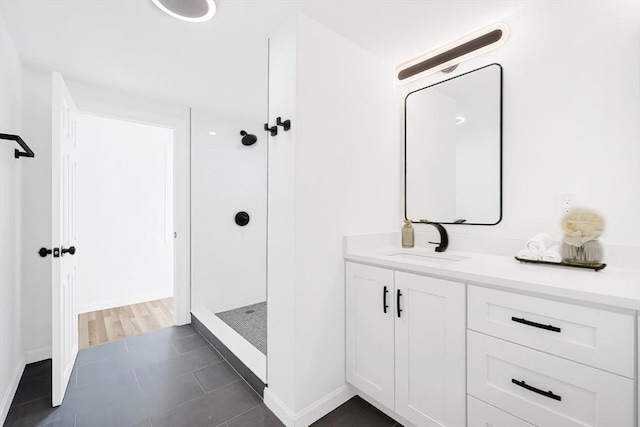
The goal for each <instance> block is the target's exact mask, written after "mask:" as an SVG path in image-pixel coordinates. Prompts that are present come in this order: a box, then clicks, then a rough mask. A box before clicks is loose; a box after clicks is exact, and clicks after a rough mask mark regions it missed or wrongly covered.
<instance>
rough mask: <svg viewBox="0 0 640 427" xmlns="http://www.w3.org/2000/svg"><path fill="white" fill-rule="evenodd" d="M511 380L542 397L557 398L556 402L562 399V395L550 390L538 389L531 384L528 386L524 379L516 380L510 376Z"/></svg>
mask: <svg viewBox="0 0 640 427" xmlns="http://www.w3.org/2000/svg"><path fill="white" fill-rule="evenodd" d="M511 382H512V383H514V384H515V385H517V386H520V387H522V388H526V389H527V390H529V391H532V392H534V393H538V394H541V395H543V396H544V397H548V398H549V399H553V400H557V401H558V402H559V401H561V400H562V397H560V396H558V395H557V394H553V392H552V391H544V390H540V389H539V388H535V387H533V386H530V385H529V384H527V383H525V382H524V381H518V380H516V379H515V378H511Z"/></svg>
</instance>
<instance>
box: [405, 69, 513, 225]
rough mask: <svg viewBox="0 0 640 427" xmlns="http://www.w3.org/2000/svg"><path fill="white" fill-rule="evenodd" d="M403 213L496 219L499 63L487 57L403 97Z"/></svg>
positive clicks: (480, 221)
mask: <svg viewBox="0 0 640 427" xmlns="http://www.w3.org/2000/svg"><path fill="white" fill-rule="evenodd" d="M404 153H405V171H404V172H405V182H404V184H405V185H404V189H405V194H404V196H405V197H404V202H405V205H404V208H405V212H404V213H405V218H406V219H408V220H410V221H412V222H425V221H429V222H439V223H441V224H468V225H495V224H497V223H499V222H500V220H501V219H502V67H501V66H500V65H499V64H491V65H487V66H485V67H482V68H479V69H477V70H473V71H470V72H468V73H465V74H461V75H459V76H457V77H454V78H451V79H448V80H445V81H443V82H440V83H436V84H434V85H431V86H428V87H425V88H423V89H419V90H416V91H413V92H411V93H409V94H408V95H407V97H406V98H405V145H404Z"/></svg>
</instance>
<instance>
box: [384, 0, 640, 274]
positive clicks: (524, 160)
mask: <svg viewBox="0 0 640 427" xmlns="http://www.w3.org/2000/svg"><path fill="white" fill-rule="evenodd" d="M498 21H503V22H505V23H506V24H507V25H509V27H510V36H509V39H508V40H507V42H506V43H505V44H504V45H503V46H502V47H500V48H499V49H496V50H494V51H492V52H489V53H487V54H484V55H481V56H479V57H477V58H474V59H472V60H469V61H467V62H464V63H462V64H460V66H459V67H458V69H457V70H456V71H454V73H453V74H454V75H458V74H461V73H464V72H467V71H470V70H473V69H476V68H479V67H481V66H483V65H487V64H490V63H493V62H497V63H500V64H502V66H503V67H504V127H503V132H504V133H503V136H504V141H503V143H504V147H503V153H504V188H503V197H504V206H503V220H502V222H501V223H500V224H498V225H497V226H492V227H479V226H463V225H458V226H454V225H452V226H448V227H447V228H448V230H449V231H450V234H451V239H450V248H452V249H470V248H471V246H470V245H471V244H472V241H473V242H474V243H473V245H475V248H482V249H483V250H487V251H492V250H498V249H499V248H498V246H500V243H499V242H498V241H493V242H492V243H490V244H485V243H482V242H481V241H485V242H486V241H490V240H491V239H496V240H501V239H502V240H504V239H515V240H517V241H518V242H522V240H523V239H527V238H529V237H531V236H532V235H534V234H536V233H538V232H540V231H550V232H559V226H558V223H559V220H560V217H559V214H558V213H557V207H556V193H576V194H578V204H579V205H583V206H588V207H592V208H595V209H598V210H599V211H601V212H602V213H603V214H604V216H605V218H606V220H607V230H606V233H605V235H604V238H605V241H606V243H607V252H608V259H607V262H610V261H616V260H617V261H620V262H619V264H624V262H622V261H623V258H624V261H628V262H630V263H633V260H634V258H635V263H636V264H637V263H638V259H640V250H638V247H639V246H640V222H639V221H638V218H639V217H640V168H639V167H638V165H639V164H640V145H639V144H638V141H639V140H640V128H639V127H638V117H639V116H640V79H639V78H638V76H639V75H640V3H638V2H615V1H610V2H581V3H580V4H577V3H574V2H533V3H529V4H527V6H526V7H523V8H521V9H519V10H518V11H517V12H515V13H513V14H512V15H507V16H496V21H495V22H498ZM491 23H492V22H487V25H488V24H491ZM595 28H597V31H594V29H595ZM469 30H473V29H469ZM425 31H426V30H425ZM435 47H436V46H425V50H428V49H430V48H435ZM450 77H452V75H444V74H436V75H433V76H428V77H425V78H423V79H420V80H418V81H417V82H415V83H412V84H410V85H407V86H401V87H399V88H398V98H397V106H396V108H397V111H398V112H401V111H402V100H403V99H404V95H405V94H406V93H408V92H409V91H412V90H415V89H417V88H419V87H425V86H428V85H431V84H434V83H436V82H438V81H441V80H444V79H446V78H450ZM398 133H399V134H401V131H399V132H398ZM417 230H418V231H421V230H424V231H427V232H429V233H430V234H432V235H433V236H434V237H435V234H434V232H435V230H433V231H432V230H431V227H429V226H420V225H419V226H418V227H417ZM467 243H469V244H468V245H467ZM518 244H519V243H518ZM507 246H508V251H509V252H508V253H512V251H513V247H512V246H509V245H507ZM623 247H626V248H623ZM629 247H631V248H629ZM623 249H629V250H630V251H631V252H629V251H628V250H624V251H623ZM623 252H624V253H623ZM505 254H507V253H505ZM625 254H627V255H629V256H628V257H627V258H625V256H624V255H625Z"/></svg>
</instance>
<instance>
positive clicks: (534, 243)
mask: <svg viewBox="0 0 640 427" xmlns="http://www.w3.org/2000/svg"><path fill="white" fill-rule="evenodd" d="M552 244H553V238H552V237H551V236H549V235H548V234H547V233H540V234H536V235H535V236H533V237H532V238H530V239H529V240H528V241H527V244H526V245H525V248H527V249H528V250H529V252H531V253H532V254H534V255H537V256H539V257H540V256H542V254H543V253H544V252H545V251H546V250H547V249H549V248H550V247H551V245H552Z"/></svg>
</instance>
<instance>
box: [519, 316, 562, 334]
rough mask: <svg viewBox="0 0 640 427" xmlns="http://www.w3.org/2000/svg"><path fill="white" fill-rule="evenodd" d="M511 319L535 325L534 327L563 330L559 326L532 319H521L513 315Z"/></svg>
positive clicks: (556, 330)
mask: <svg viewBox="0 0 640 427" xmlns="http://www.w3.org/2000/svg"><path fill="white" fill-rule="evenodd" d="M511 320H513V321H514V322H518V323H522V324H523V325H528V326H533V327H534V328H540V329H546V330H547V331H553V332H560V331H561V329H560V328H558V327H557V326H553V325H543V324H542V323H536V322H532V321H531V320H527V319H524V318H522V319H520V318H518V317H511Z"/></svg>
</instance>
